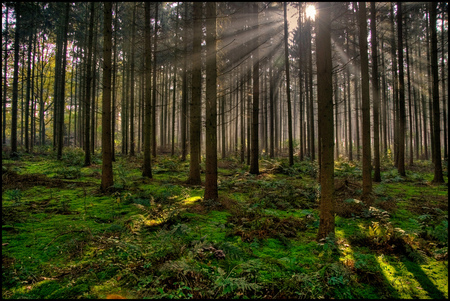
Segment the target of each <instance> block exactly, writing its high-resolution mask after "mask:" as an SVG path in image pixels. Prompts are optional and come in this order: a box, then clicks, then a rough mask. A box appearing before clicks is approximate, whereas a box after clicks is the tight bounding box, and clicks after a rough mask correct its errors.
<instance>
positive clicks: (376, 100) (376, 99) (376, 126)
mask: <svg viewBox="0 0 450 301" xmlns="http://www.w3.org/2000/svg"><path fill="white" fill-rule="evenodd" d="M370 17H371V19H370V32H371V39H370V40H371V44H372V91H373V142H374V143H373V147H374V152H373V159H374V165H375V168H374V176H373V181H374V182H381V172H380V121H379V107H380V94H379V88H378V87H379V83H378V49H377V47H378V45H377V25H376V8H375V2H371V3H370Z"/></svg>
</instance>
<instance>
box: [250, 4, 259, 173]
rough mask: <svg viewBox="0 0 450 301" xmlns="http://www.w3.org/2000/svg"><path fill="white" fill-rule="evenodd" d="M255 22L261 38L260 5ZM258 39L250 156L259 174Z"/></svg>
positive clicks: (255, 12) (255, 7)
mask: <svg viewBox="0 0 450 301" xmlns="http://www.w3.org/2000/svg"><path fill="white" fill-rule="evenodd" d="M252 15H253V22H254V24H255V25H254V26H255V27H254V28H255V30H254V31H255V33H254V34H255V36H256V37H258V36H259V24H258V3H254V4H253V12H252ZM258 47H259V44H258V38H256V42H255V45H254V50H253V109H252V138H251V139H252V141H251V154H250V173H251V174H254V175H257V174H259V162H258V159H259V137H258V126H259V50H258Z"/></svg>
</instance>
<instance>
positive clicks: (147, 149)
mask: <svg viewBox="0 0 450 301" xmlns="http://www.w3.org/2000/svg"><path fill="white" fill-rule="evenodd" d="M144 14H145V19H144V20H145V26H144V29H145V54H144V55H145V81H146V82H145V119H144V168H143V172H142V176H143V177H147V178H149V179H151V178H152V158H151V133H152V130H151V126H152V122H151V73H150V70H151V64H152V62H151V59H152V52H151V51H152V50H151V44H150V37H151V33H150V2H148V1H147V2H145V12H144Z"/></svg>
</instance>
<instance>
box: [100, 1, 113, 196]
mask: <svg viewBox="0 0 450 301" xmlns="http://www.w3.org/2000/svg"><path fill="white" fill-rule="evenodd" d="M103 12H104V13H103V39H104V40H103V103H102V183H101V190H102V191H103V192H106V191H107V189H108V188H109V187H111V186H112V185H113V184H114V182H113V169H112V153H111V150H112V148H111V43H112V42H111V36H112V35H111V31H112V28H111V24H112V3H111V2H104V10H103Z"/></svg>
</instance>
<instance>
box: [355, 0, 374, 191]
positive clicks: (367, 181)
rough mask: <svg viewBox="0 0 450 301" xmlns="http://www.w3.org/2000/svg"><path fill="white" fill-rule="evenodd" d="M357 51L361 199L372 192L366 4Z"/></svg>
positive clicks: (361, 13)
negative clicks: (361, 121) (360, 111)
mask: <svg viewBox="0 0 450 301" xmlns="http://www.w3.org/2000/svg"><path fill="white" fill-rule="evenodd" d="M358 13H359V18H358V21H359V50H360V57H361V91H362V108H361V109H362V118H363V125H362V144H363V145H362V147H363V148H362V155H363V158H362V174H363V198H364V199H367V198H368V196H369V194H370V193H371V192H372V173H371V171H372V159H371V157H372V156H371V150H370V98H369V59H368V55H367V18H366V3H365V2H360V3H359V12H358Z"/></svg>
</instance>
